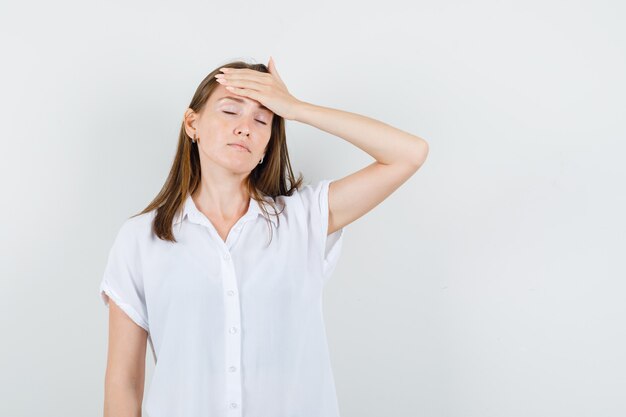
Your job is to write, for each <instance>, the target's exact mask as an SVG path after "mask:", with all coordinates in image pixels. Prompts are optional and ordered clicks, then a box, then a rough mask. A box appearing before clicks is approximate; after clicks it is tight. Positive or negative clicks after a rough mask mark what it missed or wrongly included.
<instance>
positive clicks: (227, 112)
mask: <svg viewBox="0 0 626 417" xmlns="http://www.w3.org/2000/svg"><path fill="white" fill-rule="evenodd" d="M222 113H226V114H237V113H233V112H230V111H224V110H222ZM257 122H259V123H261V124H264V125H266V124H267V123H265V122H264V121H261V120H257Z"/></svg>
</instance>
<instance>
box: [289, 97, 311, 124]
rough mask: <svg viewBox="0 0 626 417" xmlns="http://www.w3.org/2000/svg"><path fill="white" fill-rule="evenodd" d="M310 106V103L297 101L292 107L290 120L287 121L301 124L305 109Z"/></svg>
mask: <svg viewBox="0 0 626 417" xmlns="http://www.w3.org/2000/svg"><path fill="white" fill-rule="evenodd" d="M310 106H312V104H311V103H307V102H306V101H302V100H298V101H297V102H296V104H295V105H294V106H293V111H292V114H291V118H289V119H288V120H293V121H296V122H302V119H303V114H304V113H305V112H306V111H307V109H308V108H309V107H310Z"/></svg>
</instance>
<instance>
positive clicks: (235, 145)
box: [228, 143, 250, 152]
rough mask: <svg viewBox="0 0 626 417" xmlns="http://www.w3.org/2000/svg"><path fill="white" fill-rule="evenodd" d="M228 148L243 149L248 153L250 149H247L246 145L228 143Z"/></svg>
mask: <svg viewBox="0 0 626 417" xmlns="http://www.w3.org/2000/svg"><path fill="white" fill-rule="evenodd" d="M228 145H229V146H234V147H235V148H239V149H242V150H243V149H245V150H246V151H248V152H250V149H248V147H247V146H246V145H244V144H243V143H229V144H228Z"/></svg>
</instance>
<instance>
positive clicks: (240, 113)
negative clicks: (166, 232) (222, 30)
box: [185, 85, 274, 240]
mask: <svg viewBox="0 0 626 417" xmlns="http://www.w3.org/2000/svg"><path fill="white" fill-rule="evenodd" d="M224 97H234V98H236V99H239V100H243V103H241V102H237V101H235V100H232V99H228V98H226V99H223V98H224ZM225 112H229V113H233V114H229V113H225ZM273 116H274V113H273V112H272V111H270V110H269V109H264V108H262V106H261V103H260V102H258V101H256V100H253V99H249V98H245V97H241V96H238V95H236V94H233V93H231V92H230V91H228V90H227V89H226V88H225V87H224V86H223V85H218V86H217V87H216V89H215V90H214V91H213V93H212V94H211V96H210V97H209V99H208V100H207V103H206V105H205V106H204V108H203V109H202V111H201V112H199V113H195V112H194V111H193V110H191V109H187V111H186V112H185V131H186V132H187V135H189V137H192V138H193V137H194V134H195V137H196V140H197V143H198V150H199V154H200V165H201V168H202V178H201V181H200V186H199V187H198V189H197V190H196V192H195V193H194V194H193V195H192V198H193V200H194V203H195V204H196V206H197V207H198V210H200V211H201V212H202V213H203V214H204V215H205V216H207V218H208V219H209V220H211V222H212V223H213V225H214V226H215V228H216V229H217V230H218V233H219V234H220V236H221V237H222V239H223V240H226V236H227V235H228V231H229V230H230V228H231V227H232V226H233V225H234V224H235V223H236V222H237V220H239V219H240V218H241V217H242V216H243V215H244V214H245V213H246V211H247V210H248V204H249V201H250V196H249V194H248V193H247V191H246V189H245V182H244V180H245V179H246V177H247V176H248V175H249V174H250V172H251V171H252V170H253V169H254V168H255V167H256V166H257V164H258V163H259V161H260V160H261V158H263V157H264V155H265V151H266V148H267V144H268V143H269V140H270V135H271V133H272V130H271V129H272V118H273ZM235 142H243V143H245V144H246V146H247V147H248V149H249V151H241V150H240V149H238V148H237V147H235V146H231V145H229V144H231V143H235Z"/></svg>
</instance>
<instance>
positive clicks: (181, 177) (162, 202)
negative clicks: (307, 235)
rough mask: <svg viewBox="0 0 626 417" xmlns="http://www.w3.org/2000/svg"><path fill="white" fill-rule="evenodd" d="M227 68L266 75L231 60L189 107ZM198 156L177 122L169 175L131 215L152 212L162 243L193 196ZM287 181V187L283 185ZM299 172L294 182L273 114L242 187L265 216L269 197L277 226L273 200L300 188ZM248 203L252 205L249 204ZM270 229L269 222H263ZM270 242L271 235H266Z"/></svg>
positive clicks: (195, 101) (281, 127) (280, 122)
mask: <svg viewBox="0 0 626 417" xmlns="http://www.w3.org/2000/svg"><path fill="white" fill-rule="evenodd" d="M223 67H228V68H249V69H252V70H255V71H260V72H265V73H269V69H268V68H267V66H265V65H264V64H249V63H246V62H243V61H232V62H229V63H227V64H225V65H220V66H219V67H218V68H216V69H214V70H213V71H211V72H210V73H209V75H207V76H206V77H205V78H204V79H203V80H202V82H201V83H200V85H199V86H198V88H197V89H196V92H195V94H194V95H193V98H192V99H191V103H190V104H189V108H190V109H192V110H193V111H195V112H197V113H199V112H200V111H201V110H202V109H203V107H204V105H205V104H206V102H207V100H208V99H209V97H210V96H211V94H212V93H213V91H214V90H215V88H216V86H217V85H219V83H218V82H217V81H216V80H215V74H218V73H219V69H220V68H223ZM200 180H201V170H200V155H199V153H198V145H197V144H194V143H192V142H191V138H190V137H189V136H188V135H187V132H186V131H185V126H184V120H183V122H182V123H181V127H180V133H179V135H178V148H177V150H176V155H175V156H174V162H173V164H172V167H171V169H170V173H169V175H168V177H167V180H166V181H165V184H164V185H163V187H162V188H161V191H160V192H159V193H158V195H157V196H156V197H155V198H154V200H152V202H151V203H150V204H148V206H147V207H146V208H145V209H143V211H141V212H139V213H137V214H135V215H133V216H131V218H132V217H135V216H139V215H141V214H144V213H148V212H150V211H152V210H154V209H156V216H155V217H154V220H153V222H152V232H153V233H154V234H155V235H156V236H157V237H158V238H159V239H162V240H168V241H170V242H177V241H176V239H175V238H174V234H173V232H172V225H173V220H174V217H175V216H176V215H178V212H179V211H180V210H182V208H183V205H184V203H185V201H186V199H187V195H188V194H193V193H194V192H195V190H196V189H197V188H198V186H199V185H200ZM287 180H289V184H290V185H289V186H288V185H287ZM302 180H303V178H302V173H300V175H299V177H298V178H297V179H296V178H295V177H294V174H293V171H292V169H291V162H290V160H289V152H288V151H287V136H286V134H285V119H284V118H282V117H281V116H279V115H277V114H274V116H273V118H272V133H271V136H270V140H269V142H268V144H267V149H266V152H265V157H264V158H263V163H262V164H257V165H256V167H255V168H254V169H253V170H252V171H251V172H250V174H249V175H248V176H247V178H246V186H247V189H248V192H249V193H250V196H251V197H252V198H253V199H254V200H255V201H258V202H259V203H260V205H261V207H262V210H263V212H265V214H266V215H267V216H268V217H269V216H270V214H269V212H268V210H267V207H266V205H265V204H266V203H268V201H266V200H265V199H264V196H269V197H271V199H270V200H271V201H270V202H269V205H270V206H272V208H273V211H274V214H272V215H275V216H276V217H277V221H278V224H279V225H280V217H279V214H280V213H282V210H281V212H280V213H279V212H277V210H276V205H275V203H276V201H275V197H276V196H279V195H287V196H289V195H292V194H293V193H294V191H295V190H297V189H300V187H301V185H302ZM250 204H252V202H251V203H250ZM267 223H268V226H269V228H270V232H271V230H272V228H271V224H270V222H269V220H268V221H267ZM270 240H271V236H270Z"/></svg>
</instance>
